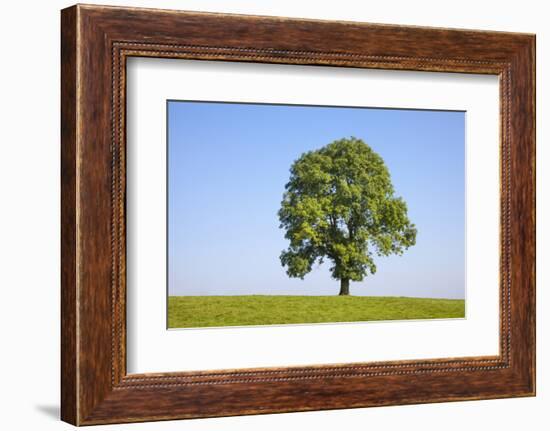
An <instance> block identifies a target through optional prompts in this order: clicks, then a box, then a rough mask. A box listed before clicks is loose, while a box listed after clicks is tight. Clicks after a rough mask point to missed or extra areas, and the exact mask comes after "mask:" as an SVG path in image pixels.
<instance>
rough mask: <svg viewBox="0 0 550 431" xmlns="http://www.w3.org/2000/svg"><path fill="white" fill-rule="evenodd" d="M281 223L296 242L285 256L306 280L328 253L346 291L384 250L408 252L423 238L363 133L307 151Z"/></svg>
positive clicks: (294, 170)
mask: <svg viewBox="0 0 550 431" xmlns="http://www.w3.org/2000/svg"><path fill="white" fill-rule="evenodd" d="M279 220H280V223H281V224H280V227H281V228H283V229H285V231H286V233H285V238H286V239H288V240H289V241H290V244H289V247H288V249H286V250H284V251H283V252H282V253H281V256H280V259H281V263H282V265H283V266H284V267H286V272H287V274H288V275H289V276H290V277H299V278H302V279H303V278H304V276H305V275H306V274H308V273H309V272H310V271H311V269H312V266H313V265H314V263H315V262H319V263H322V262H323V261H324V259H326V258H328V259H330V261H331V262H332V267H331V269H330V270H331V273H332V276H333V278H335V279H337V280H340V294H341V295H348V294H349V282H350V280H352V281H362V280H363V278H364V277H365V276H367V274H368V273H369V272H370V273H371V274H374V273H375V272H376V265H375V263H374V253H376V254H377V255H378V256H387V255H390V254H402V253H403V251H404V250H405V249H407V248H408V247H410V246H412V245H414V244H415V242H416V228H415V226H414V224H412V223H411V222H410V221H409V219H408V216H407V205H406V203H405V201H404V200H403V199H402V198H400V197H396V196H394V188H393V185H392V183H391V178H390V173H389V171H388V168H387V167H386V165H385V164H384V160H382V157H380V156H379V155H378V154H377V153H375V152H374V151H373V150H372V148H370V147H369V146H368V145H367V144H366V143H364V142H363V141H362V140H360V139H356V138H353V137H351V138H349V139H340V140H337V141H334V142H332V143H331V144H329V145H327V146H325V147H323V148H321V149H318V150H315V151H309V152H307V153H304V154H302V156H301V157H300V158H299V159H298V160H296V161H295V162H294V163H293V165H292V167H291V168H290V180H289V182H288V183H287V184H286V186H285V192H284V195H283V200H282V202H281V209H280V210H279Z"/></svg>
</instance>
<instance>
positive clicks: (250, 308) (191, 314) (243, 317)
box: [168, 295, 464, 328]
mask: <svg viewBox="0 0 550 431" xmlns="http://www.w3.org/2000/svg"><path fill="white" fill-rule="evenodd" d="M457 317H459V318H460V317H464V300H462V299H429V298H406V297H392V296H385V297H379V296H282V295H281V296H278V295H274V296H267V295H266V296H264V295H247V296H170V297H169V298H168V327H169V328H197V327H208V326H210V327H211V326H244V325H282V324H289V323H322V322H365V321H373V320H406V319H441V318H447V319H448V318H457Z"/></svg>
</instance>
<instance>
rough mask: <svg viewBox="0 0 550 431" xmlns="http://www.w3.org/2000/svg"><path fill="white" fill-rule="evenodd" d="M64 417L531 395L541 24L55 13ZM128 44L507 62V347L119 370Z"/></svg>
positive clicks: (476, 64) (423, 67) (353, 62)
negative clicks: (521, 30) (419, 355)
mask: <svg viewBox="0 0 550 431" xmlns="http://www.w3.org/2000/svg"><path fill="white" fill-rule="evenodd" d="M61 17H62V20H61V50H62V56H61V58H62V61H61V73H62V76H61V83H62V92H61V123H62V127H61V130H62V134H61V140H62V146H61V162H62V163H61V169H62V175H61V192H62V196H61V208H62V216H61V226H62V247H61V253H62V256H61V257H62V285H61V292H62V295H61V305H62V324H61V340H62V344H61V353H62V355H61V358H62V361H61V389H62V390H61V417H62V419H63V420H64V421H66V422H69V423H71V424H74V425H91V424H104V423H117V422H138V421H151V420H165V419H179V418H196V417H213V416H231V415H242V414H259V413H275V412H290V411H308V410H321V409H342V408H352V407H368V406H383V405H394V404H414V403H431V402H442V401H457V400H475V399H490V398H503V397H519V396H533V395H534V394H535V36H534V35H530V34H515V33H504V32H489V31H470V30H450V29H440V28H424V27H404V26H392V25H377V24H364V23H353V22H331V21H315V20H299V19H286V18H276V17H256V16H241V15H220V14H213V13H197V12H178V11H167V10H153V9H134V8H119V7H103V6H83V5H77V6H73V7H70V8H68V9H64V10H63V11H62V14H61ZM130 56H144V57H163V58H184V59H198V60H206V61H208V60H218V61H219V60H223V61H240V62H254V63H256V62H257V63H284V64H300V65H330V66H341V67H353V68H375V69H392V70H414V71H441V72H461V73H481V74H493V75H498V76H499V77H500V107H501V110H500V119H501V124H500V130H501V142H500V147H501V196H500V208H501V220H500V223H501V226H500V232H501V240H500V242H501V244H500V256H501V260H500V280H501V282H500V292H501V294H500V354H499V355H498V356H491V357H460V358H442V359H430V360H413V361H397V362H396V361H392V362H379V363H353V364H338V365H327V366H303V367H283V368H265V369H238V370H226V371H212V370H205V371H203V372H179V373H157V374H129V375H128V374H127V372H126V350H125V339H126V326H125V325H126V322H125V306H126V304H125V298H126V284H125V283H126V278H125V277H126V272H125V271H126V261H125V190H126V176H125V152H126V146H125V143H126V140H125V139H126V138H125V96H126V95H125V91H126V89H125V84H126V80H125V77H126V75H125V65H126V59H127V58H128V57H130Z"/></svg>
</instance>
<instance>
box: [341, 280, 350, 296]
mask: <svg viewBox="0 0 550 431" xmlns="http://www.w3.org/2000/svg"><path fill="white" fill-rule="evenodd" d="M343 295H349V279H347V278H342V279H341V280H340V296H343Z"/></svg>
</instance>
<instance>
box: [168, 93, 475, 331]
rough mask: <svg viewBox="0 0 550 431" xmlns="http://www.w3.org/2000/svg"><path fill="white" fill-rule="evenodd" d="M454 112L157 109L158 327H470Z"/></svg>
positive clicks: (180, 104) (460, 115)
mask: <svg viewBox="0 0 550 431" xmlns="http://www.w3.org/2000/svg"><path fill="white" fill-rule="evenodd" d="M465 123H466V113H465V112H464V111H450V110H449V111H447V110H419V109H397V108H377V107H351V106H314V105H289V104H268V103H237V102H217V101H216V102H211V101H185V100H168V101H167V181H168V188H167V190H168V192H167V206H168V208H167V214H168V220H167V226H168V227H167V236H168V241H167V244H168V246H167V248H168V250H167V254H168V256H167V280H168V282H167V287H166V290H167V327H168V328H169V329H175V328H205V327H210V328H215V327H239V326H249V325H254V326H260V325H288V324H318V323H344V322H369V321H378V322H380V321H403V320H421V319H457V318H461V319H464V318H466V285H465V283H466V267H465V265H466V264H465V241H466V235H465V229H466V226H465V201H466V200H465V194H466V187H465V153H466V143H465Z"/></svg>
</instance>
